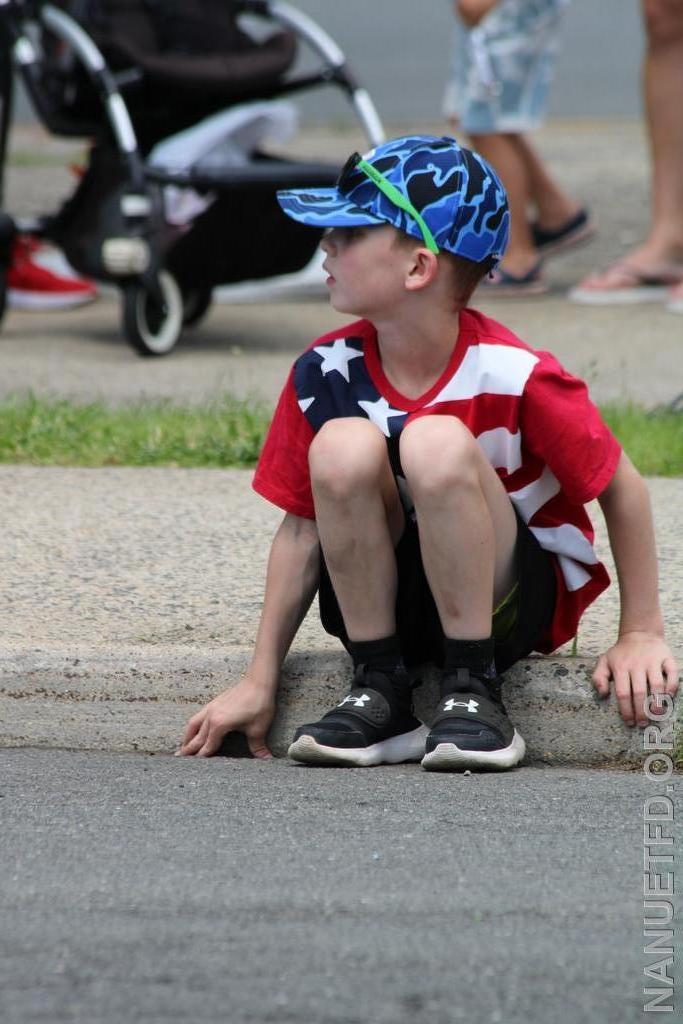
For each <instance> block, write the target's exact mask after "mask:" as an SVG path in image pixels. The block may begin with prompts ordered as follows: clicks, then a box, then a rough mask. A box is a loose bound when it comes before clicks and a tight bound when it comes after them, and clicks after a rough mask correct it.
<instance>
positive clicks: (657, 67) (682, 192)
mask: <svg viewBox="0 0 683 1024" xmlns="http://www.w3.org/2000/svg"><path fill="white" fill-rule="evenodd" d="M643 14H644V17H645V27H646V32H647V51H646V56H645V63H644V67H643V86H644V94H645V112H646V116H647V125H648V132H649V136H650V149H651V154H652V223H651V228H650V232H649V234H648V236H647V238H646V240H645V242H644V243H643V245H642V246H640V247H639V248H638V249H636V250H635V251H634V252H633V253H632V255H631V257H630V261H631V262H633V263H634V265H636V266H639V267H646V268H649V267H655V268H656V266H657V264H662V263H664V264H671V263H674V264H681V265H682V267H683V0H643Z"/></svg>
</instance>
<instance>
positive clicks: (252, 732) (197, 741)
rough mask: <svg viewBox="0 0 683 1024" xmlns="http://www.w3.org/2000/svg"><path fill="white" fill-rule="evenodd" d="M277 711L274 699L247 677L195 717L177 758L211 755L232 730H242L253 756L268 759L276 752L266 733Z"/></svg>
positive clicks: (188, 724) (184, 737) (187, 729)
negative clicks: (268, 741) (271, 746)
mask: <svg viewBox="0 0 683 1024" xmlns="http://www.w3.org/2000/svg"><path fill="white" fill-rule="evenodd" d="M274 714H275V703H274V701H273V699H272V698H271V697H270V696H269V695H268V693H267V692H266V691H265V690H264V689H263V688H262V687H259V686H255V685H254V684H253V683H252V681H251V680H250V679H249V678H248V677H246V676H245V677H243V678H242V679H240V681H239V683H237V685H236V686H233V687H231V688H230V689H229V690H225V691H224V692H223V693H221V694H219V695H218V696H217V697H214V699H213V700H212V701H209V703H208V704H206V705H205V706H204V707H203V708H202V709H201V711H198V712H197V714H196V715H193V716H192V718H191V719H190V720H189V722H188V723H187V725H186V727H185V732H184V733H183V739H182V742H181V745H180V749H179V750H177V751H176V757H190V756H193V755H194V756H196V757H211V755H212V754H215V753H216V751H217V750H218V748H219V747H220V745H221V743H222V742H223V738H224V737H225V736H226V735H227V734H228V733H229V732H242V733H244V735H245V736H246V738H247V743H248V744H249V750H250V751H251V753H252V755H253V756H254V757H257V758H260V759H261V760H268V759H270V758H272V756H273V755H272V754H271V752H270V750H269V749H268V747H267V745H266V734H267V732H268V729H269V728H270V724H271V722H272V721H273V716H274Z"/></svg>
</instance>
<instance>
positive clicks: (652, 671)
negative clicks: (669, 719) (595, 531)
mask: <svg viewBox="0 0 683 1024" xmlns="http://www.w3.org/2000/svg"><path fill="white" fill-rule="evenodd" d="M598 500H599V502H600V506H601V508H602V511H603V513H604V516H605V521H606V523H607V531H608V534H609V539H610V545H611V548H612V552H613V554H614V562H615V565H616V568H617V577H618V580H619V593H620V599H621V614H620V620H619V637H618V639H617V642H616V643H615V644H614V646H613V647H611V648H610V649H609V650H608V651H607V652H606V653H605V654H602V655H601V656H600V657H599V658H598V661H597V664H596V666H595V671H594V672H593V684H594V685H595V688H596V689H597V691H598V693H600V694H601V696H603V697H606V696H608V694H609V689H610V680H612V682H613V684H614V692H615V695H616V698H617V700H618V702H619V710H620V711H621V716H622V718H623V719H624V721H625V722H626V723H627V724H628V725H634V724H637V725H647V724H648V721H649V719H648V718H647V716H646V714H645V709H644V701H645V698H646V696H647V694H648V692H650V693H664V692H665V693H668V694H674V693H675V692H676V690H677V689H678V668H677V666H676V662H675V660H674V658H673V655H672V653H671V650H670V649H669V647H668V645H667V644H666V642H665V640H664V626H663V622H662V614H661V610H660V606H659V595H658V588H657V576H658V573H657V553H656V548H655V535H654V526H653V522H652V509H651V506H650V496H649V494H648V491H647V487H646V485H645V481H644V480H643V478H642V477H641V476H640V474H639V473H638V471H637V470H636V469H635V467H634V466H633V464H632V463H631V461H630V459H629V458H628V457H627V456H626V455H625V454H622V456H621V459H620V461H619V465H618V466H617V470H616V473H615V474H614V476H613V478H612V480H611V481H610V483H609V484H608V486H607V487H606V488H605V490H604V491H603V493H602V494H601V495H600V497H599V499H598Z"/></svg>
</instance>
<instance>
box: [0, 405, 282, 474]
mask: <svg viewBox="0 0 683 1024" xmlns="http://www.w3.org/2000/svg"><path fill="white" fill-rule="evenodd" d="M268 420H269V413H268V410H267V409H266V408H265V406H260V405H258V404H254V403H246V402H238V401H237V400H235V399H232V398H229V397H225V398H222V399H220V400H219V401H215V402H212V403H208V404H206V405H197V406H194V405H193V406H190V405H187V406H182V405H175V404H173V403H171V402H159V401H156V402H152V401H146V402H139V403H136V404H134V405H126V406H120V407H115V408H111V407H109V406H107V405H105V404H104V403H102V402H91V403H89V404H87V405H77V404H75V403H72V402H69V401H65V400H62V399H52V400H48V399H42V398H36V397H34V396H29V397H25V398H12V399H8V400H6V401H4V402H0V462H15V463H16V462H23V463H31V464H32V465H35V466H188V467H213V466H252V465H253V464H254V462H255V461H256V458H257V456H258V452H259V448H260V446H261V443H262V440H263V436H264V433H265V430H266V427H267V425H268Z"/></svg>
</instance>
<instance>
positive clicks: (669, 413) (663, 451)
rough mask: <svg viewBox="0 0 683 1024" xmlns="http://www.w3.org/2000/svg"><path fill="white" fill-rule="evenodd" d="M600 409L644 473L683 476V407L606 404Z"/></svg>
mask: <svg viewBox="0 0 683 1024" xmlns="http://www.w3.org/2000/svg"><path fill="white" fill-rule="evenodd" d="M600 411H601V412H602V415H603V417H604V419H605V422H606V423H607V425H608V426H609V428H610V430H611V431H612V432H613V433H614V434H615V435H616V437H617V438H618V439H619V441H620V442H621V444H622V446H623V448H624V450H625V451H626V452H628V455H629V456H630V458H631V460H632V461H633V463H634V464H635V466H636V467H637V468H638V469H639V470H640V472H641V473H642V474H643V476H681V475H683V410H674V409H668V408H666V407H665V408H662V409H657V410H655V411H653V412H647V411H646V410H644V409H641V408H640V407H639V406H637V405H605V406H603V407H602V408H601V410H600Z"/></svg>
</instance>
